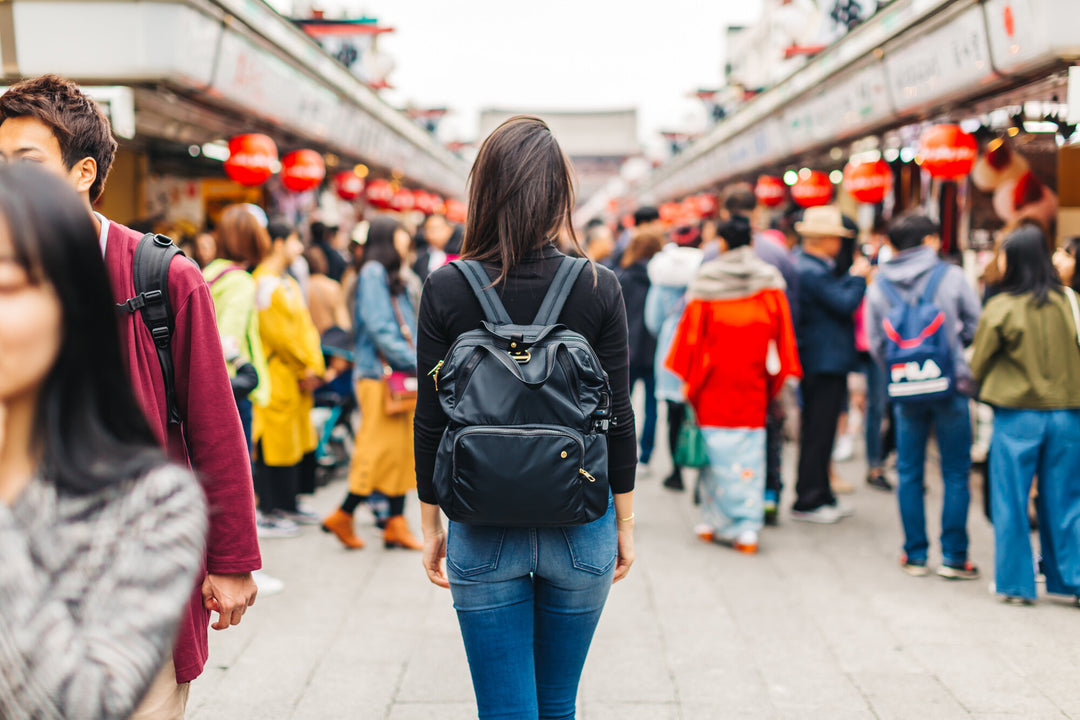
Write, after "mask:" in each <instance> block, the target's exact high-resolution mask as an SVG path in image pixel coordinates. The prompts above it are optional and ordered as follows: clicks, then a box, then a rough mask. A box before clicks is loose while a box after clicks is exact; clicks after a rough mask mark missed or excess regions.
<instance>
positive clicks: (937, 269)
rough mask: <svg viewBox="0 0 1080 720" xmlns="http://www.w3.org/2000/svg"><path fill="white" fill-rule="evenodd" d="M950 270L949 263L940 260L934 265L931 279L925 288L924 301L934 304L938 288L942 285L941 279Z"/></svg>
mask: <svg viewBox="0 0 1080 720" xmlns="http://www.w3.org/2000/svg"><path fill="white" fill-rule="evenodd" d="M948 271H949V264H948V263H946V262H942V261H940V260H939V261H938V264H937V265H935V266H934V269H933V270H931V271H930V279H929V280H927V281H926V289H925V290H923V296H922V300H923V302H924V303H926V304H932V303H933V302H934V296H936V295H937V291H938V288H939V287H941V281H942V280H943V279H944V278H945V273H947V272H948Z"/></svg>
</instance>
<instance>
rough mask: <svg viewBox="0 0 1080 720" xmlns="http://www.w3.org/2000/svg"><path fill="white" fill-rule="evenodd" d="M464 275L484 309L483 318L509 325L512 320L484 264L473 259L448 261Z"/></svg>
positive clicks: (494, 322)
mask: <svg viewBox="0 0 1080 720" xmlns="http://www.w3.org/2000/svg"><path fill="white" fill-rule="evenodd" d="M450 264H451V265H453V266H454V267H456V268H457V269H458V270H460V271H461V274H462V275H464V276H465V279H466V280H467V281H468V282H469V287H471V288H472V291H473V294H474V295H476V299H477V300H479V301H480V307H481V308H483V310H484V318H485V319H486V320H487V321H488V322H489V323H492V324H495V325H510V324H512V323H513V320H511V319H510V315H509V314H508V313H507V312H506V308H505V307H503V304H502V300H500V299H499V294H498V293H496V292H495V288H494V287H493V286H492V284H491V280H490V279H489V278H488V276H487V272H485V271H484V266H483V265H481V264H480V263H478V262H476V261H475V260H454V261H453V262H452V263H450Z"/></svg>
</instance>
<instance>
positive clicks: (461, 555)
mask: <svg viewBox="0 0 1080 720" xmlns="http://www.w3.org/2000/svg"><path fill="white" fill-rule="evenodd" d="M505 538H506V528H499V527H486V526H481V525H465V524H464V523H458V522H454V521H451V522H450V529H449V531H448V534H447V538H446V564H447V565H449V566H450V568H451V569H452V570H453V571H454V572H455V573H457V574H458V575H460V576H462V577H470V576H472V575H480V574H481V573H486V572H491V571H492V570H495V569H497V568H498V567H499V555H500V554H501V553H502V546H503V540H504V539H505Z"/></svg>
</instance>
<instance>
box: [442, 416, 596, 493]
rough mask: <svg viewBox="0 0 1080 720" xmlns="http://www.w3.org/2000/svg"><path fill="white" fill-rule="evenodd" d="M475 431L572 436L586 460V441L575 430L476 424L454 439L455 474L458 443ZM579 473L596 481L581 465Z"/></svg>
mask: <svg viewBox="0 0 1080 720" xmlns="http://www.w3.org/2000/svg"><path fill="white" fill-rule="evenodd" d="M473 433H482V434H485V435H519V436H522V437H530V436H535V435H553V436H558V437H566V438H570V439H571V440H573V441H574V442H575V443H577V446H578V448H579V449H580V451H581V462H582V464H584V462H585V441H584V440H583V439H581V438H579V437H577V436H576V435H575V434H574V433H573V432H569V431H567V430H563V429H561V428H552V427H542V426H541V427H538V426H535V425H533V426H526V427H523V428H509V427H498V426H491V425H474V426H472V427H467V428H464V429H463V430H462V431H461V432H459V433H458V435H457V437H456V438H455V439H454V463H453V470H452V472H453V473H454V474H455V475H456V474H457V443H458V441H459V440H460V439H461V438H462V437H464V436H466V435H472V434H473ZM578 475H582V476H583V477H585V479H586V480H588V481H589V482H591V483H594V482H596V478H595V477H593V476H592V474H591V473H590V472H589V471H588V470H586V469H585V468H583V467H580V466H579V467H578Z"/></svg>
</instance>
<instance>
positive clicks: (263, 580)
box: [251, 570, 285, 597]
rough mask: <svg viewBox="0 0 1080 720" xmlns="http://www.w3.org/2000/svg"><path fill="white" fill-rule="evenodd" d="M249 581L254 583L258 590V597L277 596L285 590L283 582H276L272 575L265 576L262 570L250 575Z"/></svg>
mask: <svg viewBox="0 0 1080 720" xmlns="http://www.w3.org/2000/svg"><path fill="white" fill-rule="evenodd" d="M251 579H252V580H254V581H255V586H256V587H258V588H259V596H260V597H268V596H270V595H277V594H278V593H279V592H281V591H282V590H284V589H285V583H284V581H282V580H278V579H277V578H276V577H274V576H273V575H267V574H266V573H264V572H263V571H262V570H256V571H255V572H253V573H251Z"/></svg>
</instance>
